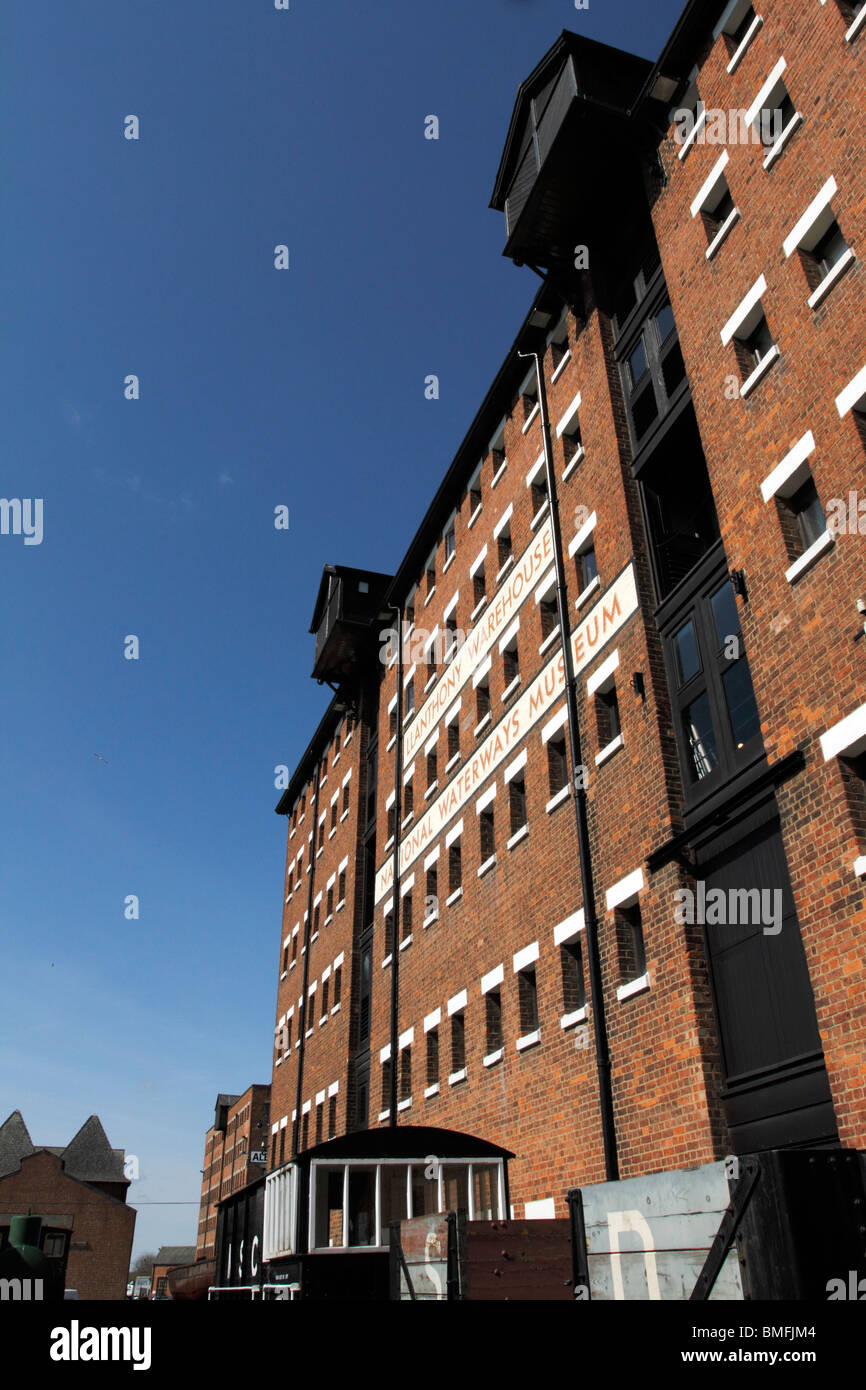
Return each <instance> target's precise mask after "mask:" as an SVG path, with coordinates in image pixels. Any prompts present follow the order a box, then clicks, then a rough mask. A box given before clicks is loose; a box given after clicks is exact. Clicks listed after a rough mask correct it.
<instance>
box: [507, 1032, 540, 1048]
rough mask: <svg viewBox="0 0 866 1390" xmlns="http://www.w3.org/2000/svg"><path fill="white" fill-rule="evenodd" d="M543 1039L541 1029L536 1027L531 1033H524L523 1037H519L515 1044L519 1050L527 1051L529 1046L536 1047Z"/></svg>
mask: <svg viewBox="0 0 866 1390" xmlns="http://www.w3.org/2000/svg"><path fill="white" fill-rule="evenodd" d="M540 1041H541V1031H540V1030H539V1029H538V1028H536V1029H534V1031H533V1032H531V1033H524V1035H523V1037H522V1038H518V1039H517V1042H516V1043H515V1044H514V1046H515V1047H516V1048H517V1051H518V1052H525V1051H526V1049H527V1048H528V1047H535V1044H536V1043H538V1042H540Z"/></svg>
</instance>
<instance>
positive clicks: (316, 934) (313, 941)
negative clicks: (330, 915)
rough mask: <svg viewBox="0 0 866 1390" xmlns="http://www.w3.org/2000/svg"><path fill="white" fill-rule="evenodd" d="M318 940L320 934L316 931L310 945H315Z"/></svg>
mask: <svg viewBox="0 0 866 1390" xmlns="http://www.w3.org/2000/svg"><path fill="white" fill-rule="evenodd" d="M318 939H319V933H318V932H317V931H314V932H313V935H312V936H311V937H310V945H311V946H312V945H314V944H315V942H317V941H318Z"/></svg>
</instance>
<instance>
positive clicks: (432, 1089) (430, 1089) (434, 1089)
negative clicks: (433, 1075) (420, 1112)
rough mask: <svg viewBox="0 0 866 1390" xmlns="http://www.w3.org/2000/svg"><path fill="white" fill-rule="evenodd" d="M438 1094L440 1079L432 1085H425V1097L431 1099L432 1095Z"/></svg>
mask: <svg viewBox="0 0 866 1390" xmlns="http://www.w3.org/2000/svg"><path fill="white" fill-rule="evenodd" d="M438 1094H439V1082H438V1081H434V1082H433V1085H432V1086H425V1088H424V1099H425V1100H429V1099H430V1097H431V1096H438Z"/></svg>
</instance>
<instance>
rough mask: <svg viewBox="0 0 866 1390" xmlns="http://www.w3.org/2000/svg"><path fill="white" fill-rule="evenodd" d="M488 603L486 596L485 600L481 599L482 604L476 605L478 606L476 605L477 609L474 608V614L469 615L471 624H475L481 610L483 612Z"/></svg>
mask: <svg viewBox="0 0 866 1390" xmlns="http://www.w3.org/2000/svg"><path fill="white" fill-rule="evenodd" d="M486 602H487V596H486V595H485V597H484V598H483V599H481V600H480V602H478V603H476V605H475V607H474V608H473V610H472V612H471V613H470V614H469V621H470V623H474V622H475V619H476V618H477V617H478V614H479V613H480V612H481V610H482V608H483V607H484V605H485V603H486Z"/></svg>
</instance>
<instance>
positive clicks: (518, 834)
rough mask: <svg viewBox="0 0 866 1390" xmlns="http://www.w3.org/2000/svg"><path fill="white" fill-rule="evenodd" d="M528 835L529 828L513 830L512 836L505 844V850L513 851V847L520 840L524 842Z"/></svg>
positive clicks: (523, 826)
mask: <svg viewBox="0 0 866 1390" xmlns="http://www.w3.org/2000/svg"><path fill="white" fill-rule="evenodd" d="M528 834H529V826H528V825H521V827H520V829H519V830H515V832H514V834H513V835H512V836H511V839H510V840H509V841H508V842H507V844H506V849H514V846H515V845H519V844H520V841H521V840H525V839H526V837H527V835H528Z"/></svg>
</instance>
